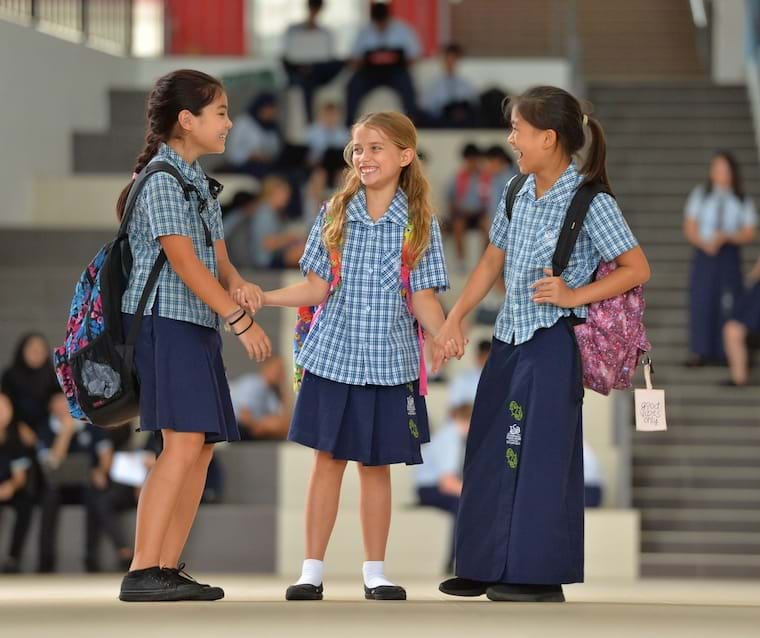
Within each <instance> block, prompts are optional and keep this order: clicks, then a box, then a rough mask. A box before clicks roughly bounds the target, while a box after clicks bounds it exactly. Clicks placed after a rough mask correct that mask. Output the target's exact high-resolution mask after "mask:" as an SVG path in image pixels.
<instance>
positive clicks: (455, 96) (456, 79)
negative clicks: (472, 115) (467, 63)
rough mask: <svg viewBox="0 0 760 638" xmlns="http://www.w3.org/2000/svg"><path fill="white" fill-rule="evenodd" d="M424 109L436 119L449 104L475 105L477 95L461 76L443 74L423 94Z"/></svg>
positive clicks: (469, 83)
mask: <svg viewBox="0 0 760 638" xmlns="http://www.w3.org/2000/svg"><path fill="white" fill-rule="evenodd" d="M424 100H425V102H424V104H425V107H426V108H427V109H428V110H429V111H430V112H431V113H432V114H433V115H435V116H436V117H439V116H441V115H442V114H443V109H445V108H446V107H447V106H448V105H449V104H454V103H460V102H469V103H470V104H472V105H473V106H476V105H477V101H478V94H477V93H476V91H475V87H474V86H473V85H472V83H471V82H470V81H469V80H468V79H466V78H465V77H464V76H461V75H448V74H445V73H444V74H443V75H442V76H441V77H440V78H438V79H437V80H436V81H435V82H434V83H433V84H432V85H431V86H430V88H429V89H428V90H427V91H426V92H425V97H424Z"/></svg>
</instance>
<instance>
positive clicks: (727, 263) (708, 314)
mask: <svg viewBox="0 0 760 638" xmlns="http://www.w3.org/2000/svg"><path fill="white" fill-rule="evenodd" d="M741 293H742V269H741V254H740V250H739V247H738V246H732V245H726V246H723V247H722V248H721V249H720V251H719V252H718V254H717V255H715V256H714V257H711V256H710V255H708V254H707V253H705V252H704V251H702V250H697V251H696V252H695V254H694V260H693V261H692V264H691V275H690V280H689V294H690V303H689V311H690V314H691V324H690V333H689V337H690V338H689V347H690V349H691V352H692V353H693V354H696V355H699V356H700V357H702V358H705V359H712V360H722V359H725V358H726V355H725V353H724V351H723V324H724V323H725V322H726V320H727V319H729V318H730V317H731V315H732V314H733V312H734V304H735V303H736V300H737V299H738V298H739V297H740V295H741Z"/></svg>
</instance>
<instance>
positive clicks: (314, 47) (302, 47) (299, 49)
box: [283, 22, 335, 64]
mask: <svg viewBox="0 0 760 638" xmlns="http://www.w3.org/2000/svg"><path fill="white" fill-rule="evenodd" d="M334 57H335V43H334V38H333V34H332V33H331V32H330V31H329V30H327V29H325V28H324V27H321V26H319V25H315V26H313V27H312V26H311V25H310V24H309V23H308V22H300V23H298V24H292V25H290V26H289V27H288V29H287V31H285V35H284V36H283V58H285V60H286V61H287V62H289V63H290V64H317V63H319V62H328V61H330V60H332V59H333V58H334Z"/></svg>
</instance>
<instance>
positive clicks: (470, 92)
mask: <svg viewBox="0 0 760 638" xmlns="http://www.w3.org/2000/svg"><path fill="white" fill-rule="evenodd" d="M441 53H442V62H443V74H442V75H441V76H440V77H439V78H438V79H437V80H436V81H435V82H434V83H433V84H432V85H431V86H430V87H429V88H428V90H427V91H426V92H425V101H424V106H425V108H426V110H427V111H428V115H429V116H430V118H431V124H433V125H435V126H440V127H449V128H463V127H469V126H474V125H475V124H476V122H477V117H478V102H479V98H478V94H477V91H475V87H474V86H473V85H472V83H471V82H470V81H469V80H468V79H467V78H466V77H464V76H463V75H461V74H460V73H459V72H458V70H457V67H458V66H459V60H460V59H461V57H462V47H461V46H459V45H458V44H456V43H451V44H447V45H446V46H445V47H444V48H443V49H442V51H441Z"/></svg>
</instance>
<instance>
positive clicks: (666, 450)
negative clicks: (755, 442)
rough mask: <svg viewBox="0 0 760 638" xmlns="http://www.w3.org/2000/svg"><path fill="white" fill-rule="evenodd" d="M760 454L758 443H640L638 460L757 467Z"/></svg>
mask: <svg viewBox="0 0 760 638" xmlns="http://www.w3.org/2000/svg"><path fill="white" fill-rule="evenodd" d="M639 434H641V433H636V437H637V438H638V435H639ZM759 453H760V450H758V449H757V446H713V445H689V446H675V445H674V446H671V445H661V444H660V443H647V444H644V443H636V444H635V445H634V463H635V464H637V465H638V464H640V463H641V464H652V465H655V464H661V465H685V466H697V467H699V466H704V467H724V466H728V467H756V466H757V458H758V454H759ZM758 498H760V495H758Z"/></svg>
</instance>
